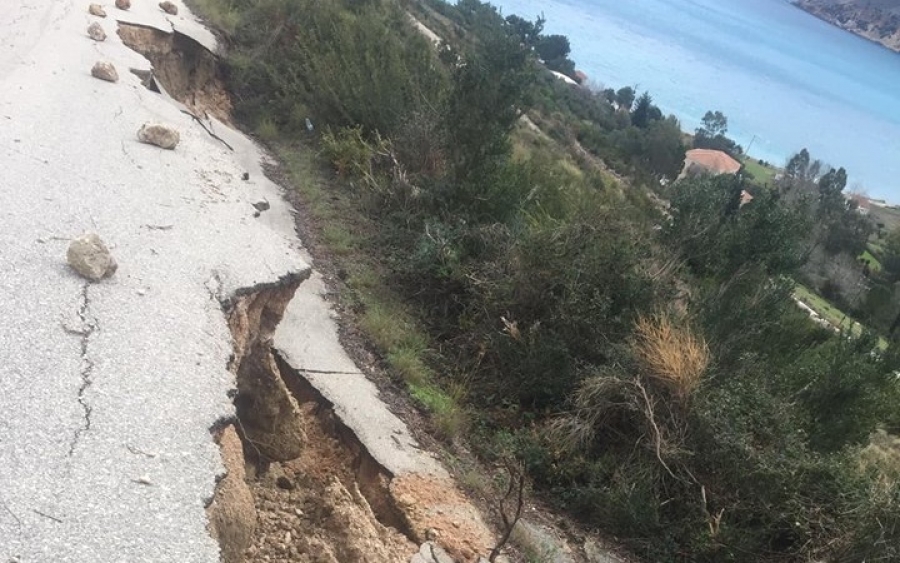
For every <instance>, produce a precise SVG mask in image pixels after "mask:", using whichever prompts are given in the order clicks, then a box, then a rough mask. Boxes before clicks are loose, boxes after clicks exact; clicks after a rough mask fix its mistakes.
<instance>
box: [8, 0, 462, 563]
mask: <svg viewBox="0 0 900 563" xmlns="http://www.w3.org/2000/svg"><path fill="white" fill-rule="evenodd" d="M7 3H8V4H10V5H9V6H6V5H4V6H3V8H2V9H0V163H2V165H0V310H2V311H3V313H4V318H3V320H2V322H0V563H7V562H12V561H16V562H17V563H19V562H21V563H25V562H45V561H46V562H59V561H65V562H74V563H77V562H82V561H84V562H88V561H89V562H91V563H96V562H98V561H100V562H114V561H122V562H139V561H153V562H157V561H158V562H171V561H185V562H188V561H190V562H195V561H196V562H212V561H218V560H219V554H218V545H216V543H215V542H214V540H212V539H211V538H210V536H209V534H208V532H207V527H206V526H207V520H206V513H205V505H206V504H207V503H208V501H209V500H210V499H211V498H212V495H213V491H214V487H215V483H216V479H217V477H219V476H221V474H222V471H223V467H222V464H221V460H220V457H219V451H218V448H217V447H216V446H215V444H214V443H213V441H212V438H211V435H210V428H211V427H212V426H213V425H214V424H216V423H217V422H220V421H222V420H223V419H227V418H230V417H232V416H233V414H234V410H233V406H232V404H231V400H230V398H229V391H231V390H232V389H233V388H234V379H233V376H232V374H231V373H229V372H228V371H227V367H226V366H227V363H228V361H229V357H230V355H231V353H232V344H231V335H230V332H229V330H228V327H227V325H226V322H225V318H224V314H223V312H222V306H221V302H222V301H223V300H227V299H228V298H230V297H232V296H233V295H235V293H236V292H238V291H244V290H247V289H248V288H253V287H256V286H263V285H268V284H272V283H276V282H277V281H278V280H279V279H281V278H283V277H285V276H289V275H297V274H302V273H305V272H306V270H307V269H308V266H307V263H306V262H307V259H308V257H307V256H306V255H305V253H304V251H303V249H302V245H301V243H300V241H299V240H298V239H297V237H296V234H295V232H294V219H293V217H292V213H291V211H292V210H291V208H290V206H289V205H288V204H287V203H286V202H285V201H284V199H283V198H282V196H281V193H280V189H279V188H278V187H277V186H275V185H274V184H272V183H271V182H269V181H268V180H266V179H265V177H264V175H263V172H262V166H261V160H262V155H261V153H260V152H259V151H258V150H257V148H256V147H255V146H254V145H253V144H252V143H251V142H250V141H249V140H248V139H247V138H246V137H244V136H242V135H241V134H239V133H237V132H236V131H234V130H231V129H229V128H227V127H225V126H223V125H222V124H220V123H218V122H216V121H214V120H213V121H209V122H207V123H203V124H201V123H198V122H196V121H195V119H194V118H193V117H192V116H190V115H189V114H187V113H184V112H183V111H182V110H184V107H183V106H181V105H180V104H178V103H177V102H175V101H173V100H172V99H171V98H169V97H168V96H166V95H164V94H163V95H160V94H155V93H153V92H150V91H148V90H146V89H145V88H144V87H143V86H142V85H141V83H140V80H139V78H138V77H137V76H135V75H134V74H132V73H131V72H128V69H138V70H150V68H151V67H150V63H149V61H147V60H146V59H144V58H143V57H142V56H140V55H138V54H137V53H135V52H133V51H131V50H130V49H128V48H127V47H125V46H124V45H123V44H122V43H121V41H120V39H119V37H118V36H117V35H116V33H115V31H116V20H117V19H118V20H121V21H123V22H128V23H132V24H137V25H145V26H148V27H154V28H156V29H160V30H163V31H167V32H168V31H171V30H172V29H175V30H178V31H179V32H181V33H184V34H187V35H189V36H191V37H193V38H194V39H195V40H196V41H197V42H198V43H200V44H202V45H205V46H207V47H208V48H210V49H214V48H215V40H214V38H213V36H212V34H210V33H209V32H208V31H207V30H205V29H204V28H203V27H202V26H201V25H200V24H198V23H197V22H196V21H194V20H193V19H191V18H192V17H191V16H190V14H189V12H188V11H187V10H186V9H185V7H184V6H179V13H180V15H179V16H177V17H173V16H167V15H166V14H164V13H163V12H162V11H160V10H159V9H158V8H157V6H156V2H155V1H153V2H144V1H135V2H133V6H132V8H131V10H130V11H128V12H123V11H120V10H117V9H116V8H115V7H114V6H113V5H112V2H111V1H109V2H106V3H105V6H104V7H105V9H106V11H107V14H108V16H109V17H107V18H105V19H101V18H96V17H93V16H90V15H89V14H88V13H87V5H88V0H86V1H85V2H83V3H82V2H72V0H18V1H17V2H15V3H12V2H7ZM12 4H14V5H12ZM94 21H96V22H99V23H100V25H102V26H103V28H104V29H105V31H106V34H107V36H108V38H107V40H106V41H105V42H102V43H95V42H93V41H92V40H91V39H89V38H88V37H87V34H86V29H87V26H88V25H89V24H90V23H92V22H94ZM99 60H105V61H109V62H112V63H113V64H114V65H115V66H116V68H117V70H118V74H119V77H120V80H119V82H118V83H115V84H111V83H107V82H103V81H100V80H97V79H95V78H92V77H91V76H90V69H91V67H92V66H93V65H94V63H95V62H97V61H99ZM146 122H159V123H165V124H169V125H172V126H174V127H176V128H177V129H178V130H179V132H180V134H181V142H180V144H179V145H178V147H177V148H176V149H175V150H174V151H166V150H161V149H158V148H156V147H153V146H149V145H145V144H141V143H139V142H138V141H137V140H136V132H137V130H138V129H139V128H140V126H141V125H142V124H144V123H146ZM204 126H205V127H206V128H208V129H209V130H210V131H212V132H213V133H214V134H215V135H217V136H219V137H221V140H218V139H216V138H213V137H212V136H211V135H210V131H207V130H205V129H204ZM223 141H224V143H227V145H229V146H230V147H233V148H234V150H233V151H232V150H229V148H228V147H227V146H226V145H225V144H224V143H223ZM246 172H249V177H250V180H249V181H243V180H242V177H243V175H244V173H246ZM262 200H265V201H267V202H269V203H270V204H271V208H270V209H269V210H267V211H265V212H263V213H262V214H261V215H260V216H258V217H254V213H255V212H256V211H257V210H256V209H255V208H254V207H253V203H256V202H259V201H262ZM85 231H95V232H97V233H98V234H99V235H100V236H101V237H102V238H103V240H104V241H105V242H106V243H107V245H108V246H110V248H111V250H112V253H113V255H114V256H115V258H116V260H117V262H118V263H119V269H118V271H117V273H116V274H115V275H114V276H113V277H112V278H110V279H106V280H104V281H102V282H99V283H90V284H89V283H87V282H86V281H85V280H84V279H82V278H80V277H78V276H77V275H76V274H75V273H74V272H73V271H71V270H70V269H69V267H68V266H67V265H66V261H65V256H66V249H67V247H68V244H69V241H70V240H71V239H72V238H74V237H76V236H78V235H79V234H81V233H83V232H85ZM324 293H325V288H324V285H323V284H322V283H321V278H320V277H319V276H318V275H317V274H315V273H314V274H313V276H312V278H311V279H310V280H309V281H308V282H305V283H303V284H301V286H300V289H299V290H298V292H297V296H296V298H295V299H294V300H293V301H292V302H291V304H290V305H289V307H288V309H287V311H286V313H285V318H284V320H283V321H282V324H281V325H280V327H279V330H278V333H277V334H276V342H275V345H276V347H277V348H278V349H279V351H280V352H281V353H282V354H283V356H284V357H285V358H286V360H287V361H288V363H290V364H291V365H293V366H294V367H296V368H298V369H301V370H314V371H315V370H318V371H321V372H340V373H339V374H329V373H317V374H307V375H308V376H309V379H310V381H311V383H313V384H314V385H315V386H316V387H317V388H318V389H319V390H320V391H321V392H322V393H323V394H324V395H325V396H326V397H327V398H328V399H329V400H331V401H333V402H334V403H335V409H336V412H337V414H338V416H340V417H341V418H342V419H343V420H344V422H345V423H346V424H347V425H348V426H349V427H350V428H351V429H353V430H354V431H355V432H356V433H357V435H358V436H359V438H360V440H361V441H362V443H363V445H364V446H366V447H367V449H368V450H369V452H370V453H371V454H372V455H373V456H374V457H375V459H377V460H378V461H379V462H381V463H382V464H383V465H384V466H385V467H386V468H387V469H388V470H389V471H390V472H392V473H394V474H395V475H396V474H401V473H410V472H419V473H428V474H432V475H437V476H445V475H446V472H445V471H444V470H443V468H441V467H440V465H439V464H438V463H437V462H436V461H435V459H434V458H433V457H432V456H431V455H430V454H428V453H427V452H424V451H422V450H421V449H420V448H419V447H418V445H417V444H416V443H415V441H414V439H413V438H412V436H411V435H410V434H409V431H408V430H407V428H406V426H405V425H404V424H403V423H402V421H400V420H399V419H398V418H397V417H396V416H395V415H393V414H392V413H391V412H389V411H388V410H387V408H386V407H385V406H384V404H383V403H381V402H380V400H379V399H378V392H377V389H376V388H375V386H374V385H372V384H371V383H370V382H369V381H367V380H366V378H365V376H364V375H363V374H362V373H361V372H360V371H359V369H358V368H357V367H356V366H355V365H354V364H353V362H352V361H351V360H350V358H349V357H348V356H347V354H346V352H345V351H344V350H343V348H342V347H341V346H340V343H339V341H338V337H337V327H336V324H335V322H334V318H333V312H332V310H331V307H330V305H329V304H328V302H327V301H326V299H325V298H324Z"/></svg>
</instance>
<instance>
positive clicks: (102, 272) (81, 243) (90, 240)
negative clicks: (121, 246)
mask: <svg viewBox="0 0 900 563" xmlns="http://www.w3.org/2000/svg"><path fill="white" fill-rule="evenodd" d="M66 259H67V261H68V262H69V266H71V267H72V269H73V270H75V271H76V272H78V273H79V274H81V275H82V276H83V277H85V278H87V279H89V280H91V281H100V280H102V279H103V278H108V277H109V276H111V275H113V274H114V273H116V269H118V267H119V265H118V264H117V263H116V260H115V258H113V257H112V254H110V252H109V248H107V247H106V244H104V243H103V241H102V240H101V239H100V236H99V235H97V233H85V234H83V235H81V236H80V237H78V238H76V239H75V240H73V241H72V242H71V244H69V250H68V252H67V253H66Z"/></svg>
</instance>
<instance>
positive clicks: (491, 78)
mask: <svg viewBox="0 0 900 563" xmlns="http://www.w3.org/2000/svg"><path fill="white" fill-rule="evenodd" d="M479 39H480V41H478V43H477V44H476V45H475V46H474V47H473V48H472V49H471V50H470V51H468V52H466V53H464V54H463V57H462V58H463V60H465V64H462V65H457V66H456V67H455V68H454V69H453V74H452V78H451V82H452V86H451V91H450V93H449V94H448V95H447V96H446V97H445V104H446V106H445V108H444V111H443V119H442V121H443V128H444V131H445V132H446V140H447V147H446V150H447V154H448V156H449V161H450V165H451V167H452V172H453V178H452V180H453V183H454V184H456V186H455V188H454V189H456V190H457V191H459V196H460V197H461V198H462V199H463V200H465V201H467V202H469V203H472V201H473V199H475V198H477V197H482V198H483V195H484V194H480V195H476V194H474V193H469V194H468V195H465V194H463V192H465V191H466V190H476V191H477V190H478V189H479V186H481V187H483V184H484V183H485V182H490V181H491V177H492V175H493V173H494V172H495V171H496V169H497V167H498V166H500V165H501V164H502V160H503V159H504V158H505V157H506V156H507V155H508V154H509V132H510V131H511V130H512V128H513V126H514V125H515V123H516V121H517V120H518V119H519V116H520V115H521V113H522V112H523V111H524V108H525V107H526V106H527V100H526V98H527V95H528V92H529V90H530V87H531V85H532V84H533V83H534V79H535V67H534V65H533V57H532V56H531V54H530V51H529V50H528V49H526V48H524V47H523V46H522V45H521V43H520V42H519V41H518V39H517V38H516V37H514V36H512V35H509V34H506V33H505V32H503V30H497V29H494V31H488V30H485V31H484V32H483V33H482V36H481V37H480V38H479ZM464 205H467V204H464Z"/></svg>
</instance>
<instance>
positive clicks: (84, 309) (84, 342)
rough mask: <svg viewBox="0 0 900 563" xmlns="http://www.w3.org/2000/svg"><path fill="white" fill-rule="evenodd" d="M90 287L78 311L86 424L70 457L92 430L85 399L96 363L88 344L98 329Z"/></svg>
mask: <svg viewBox="0 0 900 563" xmlns="http://www.w3.org/2000/svg"><path fill="white" fill-rule="evenodd" d="M89 287H90V283H89V282H85V284H84V286H82V289H81V306H80V307H79V309H78V318H79V319H81V331H80V332H78V333H77V334H78V335H79V336H80V337H81V385H79V387H78V404H79V405H81V408H82V409H83V410H84V423H83V424H82V425H81V427H79V428H76V429H75V435H74V436H73V437H72V442H71V443H70V444H69V457H71V456H72V454H74V453H75V448H76V447H77V446H78V441H79V440H80V439H81V436H82V435H83V434H84V433H85V432H87V431H88V430H90V429H91V412H92V411H93V407H91V405H90V404H89V403H88V402H87V400H86V399H85V397H84V393H85V391H87V389H88V387H90V386H91V384H92V383H93V380H92V379H91V373H92V372H93V370H94V362H93V360H91V358H90V356H89V355H88V344H89V342H90V338H91V335H92V334H94V331H96V330H97V328H98V327H97V321H96V319H93V318H90V304H91V301H90V297H89V296H88V288H89Z"/></svg>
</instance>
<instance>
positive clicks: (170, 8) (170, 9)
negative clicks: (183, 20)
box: [159, 0, 178, 16]
mask: <svg viewBox="0 0 900 563" xmlns="http://www.w3.org/2000/svg"><path fill="white" fill-rule="evenodd" d="M159 7H160V9H162V11H163V12H165V13H167V14H170V15H173V16H177V15H178V6H176V5H175V4H173V3H172V2H169V0H166V1H165V2H160V3H159Z"/></svg>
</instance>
